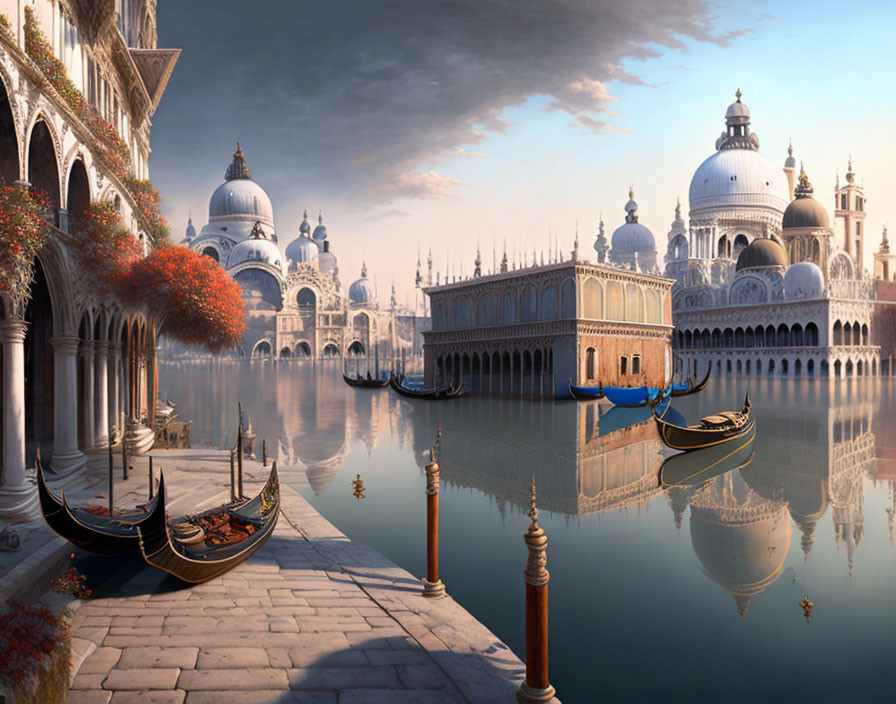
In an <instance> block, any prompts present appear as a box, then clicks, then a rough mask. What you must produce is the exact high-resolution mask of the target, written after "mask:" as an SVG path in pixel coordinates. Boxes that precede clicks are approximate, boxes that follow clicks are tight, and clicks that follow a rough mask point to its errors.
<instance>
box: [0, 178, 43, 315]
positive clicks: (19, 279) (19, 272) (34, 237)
mask: <svg viewBox="0 0 896 704" xmlns="http://www.w3.org/2000/svg"><path fill="white" fill-rule="evenodd" d="M44 205H45V204H44V203H42V201H41V199H40V196H39V195H38V194H36V193H34V194H29V193H28V192H27V191H25V190H24V189H22V188H15V187H12V186H7V185H5V184H2V183H0V294H3V295H4V296H5V297H7V299H8V300H10V302H12V303H13V307H14V308H16V309H18V308H21V309H22V310H15V311H13V312H16V313H22V312H24V304H25V302H26V301H27V293H28V286H29V284H30V283H31V277H32V274H33V271H34V258H35V257H36V256H37V253H38V252H39V251H40V248H41V247H42V246H43V244H44V241H45V239H46V227H45V226H44V221H43V218H42V217H41V208H42V207H43V206H44Z"/></svg>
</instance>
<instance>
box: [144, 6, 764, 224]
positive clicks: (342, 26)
mask: <svg viewBox="0 0 896 704" xmlns="http://www.w3.org/2000/svg"><path fill="white" fill-rule="evenodd" d="M744 31H746V30H741V29H736V30H733V31H722V30H720V29H719V28H718V27H716V25H715V23H714V21H713V19H712V16H711V10H710V9H709V2H708V1H705V0H628V1H627V2H620V1H619V0H456V1H454V2H429V1H425V0H379V1H372V0H355V1H354V2H348V1H339V0H326V1H311V0H307V1H304V2H296V1H293V2H282V0H280V1H279V2H275V1H274V0H252V1H251V2H246V1H245V0H239V1H237V0H192V1H189V2H183V1H180V2H163V3H160V6H159V35H160V45H161V46H172V47H181V48H182V49H183V54H182V55H181V59H180V61H179V62H178V65H177V67H176V69H175V72H174V75H173V77H172V79H171V82H170V84H169V88H168V92H167V94H166V95H165V97H164V99H163V101H162V106H161V107H160V109H159V111H158V113H157V115H156V117H155V120H154V122H155V127H154V132H153V143H154V147H155V152H154V156H153V164H152V168H153V176H154V178H155V179H156V180H157V181H159V183H160V185H161V186H162V187H163V188H174V189H187V188H188V187H189V186H190V185H191V181H192V180H193V179H199V180H201V182H202V184H203V185H204V184H205V182H206V181H208V180H212V181H214V180H216V179H220V177H221V176H222V175H223V171H224V168H225V167H226V165H227V162H228V160H229V155H230V152H231V151H232V144H233V141H234V139H235V138H237V137H238V138H239V139H240V140H241V141H242V144H243V147H244V150H245V151H246V156H247V160H248V162H249V165H250V167H254V168H255V169H256V170H257V171H258V170H259V167H263V174H264V175H263V178H260V180H262V182H263V183H264V184H265V186H266V188H267V189H268V190H269V192H270V194H271V196H272V197H273V198H274V201H275V202H277V201H278V199H280V198H284V197H291V198H296V197H300V198H301V197H302V195H303V194H305V193H309V192H312V193H325V192H337V193H340V194H343V196H344V197H345V198H346V200H350V201H351V202H352V204H353V205H354V206H356V207H366V206H373V205H383V204H386V203H389V202H391V201H394V200H396V199H400V198H421V197H445V196H447V195H449V194H450V193H451V191H452V190H453V188H454V187H455V186H456V185H457V184H458V183H459V181H456V180H455V179H453V178H450V177H449V176H446V175H443V174H439V173H436V171H434V170H433V169H434V167H435V165H436V164H437V163H438V162H439V160H440V159H442V158H444V157H446V156H451V155H454V156H457V155H459V154H462V153H463V152H460V151H458V150H459V148H462V147H465V148H466V149H465V151H466V152H469V153H471V154H475V153H476V149H475V145H477V144H478V143H480V142H481V141H482V140H483V138H484V137H483V132H484V131H488V130H503V129H506V128H507V127H508V123H506V122H502V121H501V120H500V115H501V113H502V111H503V110H504V109H505V108H506V107H508V106H513V105H519V104H520V103H522V102H524V101H525V100H526V99H527V98H528V97H530V96H533V95H547V96H550V105H549V109H551V110H561V111H565V112H567V113H569V115H570V116H571V118H572V120H573V123H574V124H576V125H577V126H579V127H580V128H581V127H585V128H586V129H588V130H590V131H593V132H603V131H606V130H608V129H618V128H619V126H618V125H615V124H613V122H612V120H613V118H612V117H611V116H610V115H608V114H607V107H608V106H610V105H611V104H612V103H613V101H614V100H615V99H614V98H613V96H612V95H610V93H609V91H608V90H607V88H606V85H605V84H606V82H608V81H614V80H616V81H621V82H625V83H629V84H635V85H639V84H643V80H642V79H641V78H640V77H638V76H637V73H636V72H634V73H633V72H631V71H628V70H626V69H624V68H623V67H622V66H621V62H623V61H624V60H626V59H640V60H646V59H648V58H650V57H653V56H657V55H659V54H660V53H661V52H662V51H664V50H668V49H677V48H682V47H683V46H684V40H686V39H688V38H690V39H693V40H698V41H707V42H714V43H716V44H719V45H722V46H725V45H727V44H729V43H730V42H731V41H732V40H733V39H734V38H735V37H737V36H740V35H741V34H743V33H744ZM259 176H261V174H259ZM197 185H198V184H197Z"/></svg>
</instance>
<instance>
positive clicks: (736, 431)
mask: <svg viewBox="0 0 896 704" xmlns="http://www.w3.org/2000/svg"><path fill="white" fill-rule="evenodd" d="M654 420H655V421H656V426H657V430H658V431H659V434H660V439H661V440H662V441H663V442H664V443H665V444H666V445H668V446H669V447H671V448H672V449H674V450H699V449H701V448H704V447H712V446H713V445H718V444H719V443H723V442H726V441H728V440H731V439H732V438H737V437H746V436H747V435H749V434H750V433H751V432H753V431H754V428H755V425H756V420H755V419H754V418H753V415H752V413H751V410H750V395H749V394H747V395H746V397H745V398H744V407H743V409H742V410H740V411H723V412H722V413H717V414H715V415H711V416H707V417H706V418H702V419H701V420H700V422H699V423H697V424H695V425H688V426H684V425H679V424H674V423H670V422H669V421H668V420H666V419H665V418H661V417H660V416H658V415H656V414H654Z"/></svg>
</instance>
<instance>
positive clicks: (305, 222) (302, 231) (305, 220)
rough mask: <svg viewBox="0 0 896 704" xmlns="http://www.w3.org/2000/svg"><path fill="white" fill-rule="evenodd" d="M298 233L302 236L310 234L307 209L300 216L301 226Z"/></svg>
mask: <svg viewBox="0 0 896 704" xmlns="http://www.w3.org/2000/svg"><path fill="white" fill-rule="evenodd" d="M299 233H300V234H303V235H310V234H311V223H309V222H308V208H305V212H304V213H303V214H302V224H301V225H299Z"/></svg>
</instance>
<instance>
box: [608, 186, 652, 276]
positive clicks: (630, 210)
mask: <svg viewBox="0 0 896 704" xmlns="http://www.w3.org/2000/svg"><path fill="white" fill-rule="evenodd" d="M600 226H601V230H600V234H599V235H598V241H597V242H595V244H594V248H595V249H596V250H597V251H598V255H600V253H601V252H600V249H599V245H600V238H601V237H603V221H601V225H600ZM598 259H599V261H601V262H603V261H604V260H603V259H601V258H600V256H598ZM609 259H610V263H611V264H616V265H617V266H623V267H626V268H628V269H631V270H632V271H640V272H642V273H645V274H653V273H657V274H658V273H659V271H658V270H657V267H656V241H655V240H654V238H653V233H652V232H651V231H650V230H649V229H647V227H646V226H644V225H642V224H641V223H639V222H638V204H637V203H636V202H635V189H634V186H632V187H630V188H629V189H628V202H627V203H626V204H625V222H624V223H623V224H622V225H620V226H619V227H617V228H616V229H615V230H614V231H613V237H612V238H611V239H610V252H609Z"/></svg>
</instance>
